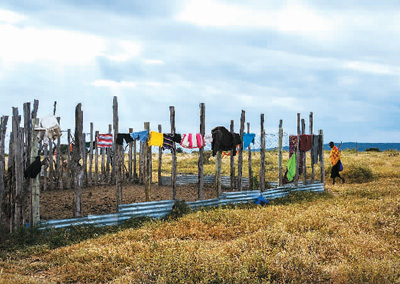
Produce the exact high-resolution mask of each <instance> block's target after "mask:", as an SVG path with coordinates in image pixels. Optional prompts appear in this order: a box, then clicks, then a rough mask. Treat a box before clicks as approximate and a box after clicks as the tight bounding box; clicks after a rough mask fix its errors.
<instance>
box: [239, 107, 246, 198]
mask: <svg viewBox="0 0 400 284" xmlns="http://www.w3.org/2000/svg"><path fill="white" fill-rule="evenodd" d="M244 123H245V111H244V110H242V115H241V116H240V146H239V158H238V190H239V191H242V189H243V186H242V177H243V133H244Z"/></svg>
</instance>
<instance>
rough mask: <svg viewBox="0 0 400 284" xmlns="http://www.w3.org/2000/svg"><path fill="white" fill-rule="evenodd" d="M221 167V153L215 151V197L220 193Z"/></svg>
mask: <svg viewBox="0 0 400 284" xmlns="http://www.w3.org/2000/svg"><path fill="white" fill-rule="evenodd" d="M221 167H222V151H221V150H218V151H217V157H216V159H215V187H216V190H217V196H220V195H221V193H222V189H221V188H222V182H221Z"/></svg>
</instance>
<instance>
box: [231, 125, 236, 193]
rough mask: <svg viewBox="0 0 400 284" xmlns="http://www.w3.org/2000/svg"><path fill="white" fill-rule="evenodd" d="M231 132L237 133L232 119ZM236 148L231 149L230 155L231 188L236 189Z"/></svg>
mask: <svg viewBox="0 0 400 284" xmlns="http://www.w3.org/2000/svg"><path fill="white" fill-rule="evenodd" d="M230 130H231V134H232V137H233V136H234V135H235V121H234V120H233V119H232V120H231V129H230ZM235 151H236V149H232V150H231V157H230V163H231V190H234V189H235V188H236V176H235V156H234V155H233V154H234V153H235Z"/></svg>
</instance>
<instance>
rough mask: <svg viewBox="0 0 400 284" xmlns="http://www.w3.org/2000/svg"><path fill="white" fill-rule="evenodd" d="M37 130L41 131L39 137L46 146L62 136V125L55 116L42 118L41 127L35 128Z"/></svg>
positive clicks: (40, 120)
mask: <svg viewBox="0 0 400 284" xmlns="http://www.w3.org/2000/svg"><path fill="white" fill-rule="evenodd" d="M35 130H38V131H39V135H38V137H39V139H40V141H43V144H46V145H47V144H49V141H53V140H55V139H57V138H59V137H61V135H62V133H61V127H60V124H59V123H58V120H57V118H56V117H55V116H54V115H47V116H44V117H42V118H40V119H39V125H38V127H35Z"/></svg>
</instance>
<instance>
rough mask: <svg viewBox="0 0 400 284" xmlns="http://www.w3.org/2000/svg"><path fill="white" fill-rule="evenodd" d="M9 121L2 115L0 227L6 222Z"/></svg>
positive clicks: (0, 129)
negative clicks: (7, 133) (4, 207)
mask: <svg viewBox="0 0 400 284" xmlns="http://www.w3.org/2000/svg"><path fill="white" fill-rule="evenodd" d="M7 122H8V116H2V117H1V124H0V126H1V127H0V228H3V227H5V223H3V210H1V208H3V202H4V200H5V196H6V188H5V184H4V178H5V168H6V163H5V151H4V149H5V138H6V131H7Z"/></svg>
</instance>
